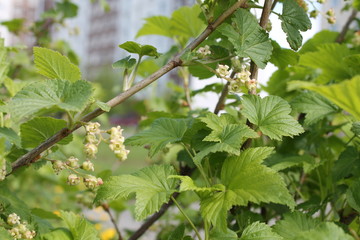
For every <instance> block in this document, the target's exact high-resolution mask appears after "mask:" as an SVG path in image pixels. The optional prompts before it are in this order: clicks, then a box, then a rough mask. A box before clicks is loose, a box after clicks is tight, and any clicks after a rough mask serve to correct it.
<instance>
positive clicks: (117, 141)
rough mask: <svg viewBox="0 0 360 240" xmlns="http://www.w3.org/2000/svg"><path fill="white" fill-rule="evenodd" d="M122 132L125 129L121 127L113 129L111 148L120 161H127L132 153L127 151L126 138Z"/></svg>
mask: <svg viewBox="0 0 360 240" xmlns="http://www.w3.org/2000/svg"><path fill="white" fill-rule="evenodd" d="M122 132H123V129H122V128H121V127H120V126H117V127H112V128H111V129H110V144H109V147H110V149H111V150H112V151H113V152H114V153H115V156H116V157H117V158H118V159H119V160H120V161H125V160H126V159H127V155H128V154H129V152H130V151H129V150H126V149H125V145H124V141H125V138H124V137H123V135H122Z"/></svg>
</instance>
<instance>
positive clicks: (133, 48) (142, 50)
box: [119, 41, 160, 65]
mask: <svg viewBox="0 0 360 240" xmlns="http://www.w3.org/2000/svg"><path fill="white" fill-rule="evenodd" d="M119 47H120V48H122V49H124V50H126V51H128V52H129V53H136V54H139V56H141V57H142V56H150V57H156V58H157V57H159V56H160V54H159V53H158V52H157V49H156V48H155V47H153V46H151V45H141V44H139V43H136V42H133V41H127V42H125V43H123V44H120V45H119ZM130 60H131V59H130ZM130 60H129V61H130ZM132 62H133V60H131V62H130V65H131V64H132Z"/></svg>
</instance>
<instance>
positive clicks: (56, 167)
mask: <svg viewBox="0 0 360 240" xmlns="http://www.w3.org/2000/svg"><path fill="white" fill-rule="evenodd" d="M52 168H53V170H54V172H55V174H59V173H60V172H61V170H63V169H65V165H64V163H63V162H62V161H59V160H55V161H53V162H52Z"/></svg>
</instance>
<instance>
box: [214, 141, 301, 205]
mask: <svg viewBox="0 0 360 240" xmlns="http://www.w3.org/2000/svg"><path fill="white" fill-rule="evenodd" d="M272 151H273V148H269V147H261V148H250V149H247V150H245V151H243V152H242V153H241V154H240V156H233V157H229V158H227V159H226V160H225V162H224V164H223V167H222V170H221V183H222V184H224V185H225V186H226V188H227V189H231V190H232V191H234V192H235V193H236V194H237V199H236V203H237V205H242V206H246V205H247V204H248V202H249V201H251V202H254V203H260V202H273V203H279V204H286V205H288V206H289V207H290V208H294V206H295V203H294V200H293V199H292V197H291V195H290V194H289V192H288V190H287V189H286V185H285V183H284V181H283V179H282V178H281V177H280V175H279V174H278V173H277V172H276V171H275V170H273V169H271V168H268V167H266V166H265V165H263V164H262V161H263V160H264V159H265V158H267V157H268V156H269V155H270V154H271V153H272Z"/></svg>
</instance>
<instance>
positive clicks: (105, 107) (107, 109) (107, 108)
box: [95, 100, 111, 112]
mask: <svg viewBox="0 0 360 240" xmlns="http://www.w3.org/2000/svg"><path fill="white" fill-rule="evenodd" d="M95 104H96V106H97V107H98V108H100V109H101V110H103V111H105V112H110V110H111V107H110V106H109V105H108V104H107V103H104V102H101V101H98V100H96V102H95Z"/></svg>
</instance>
